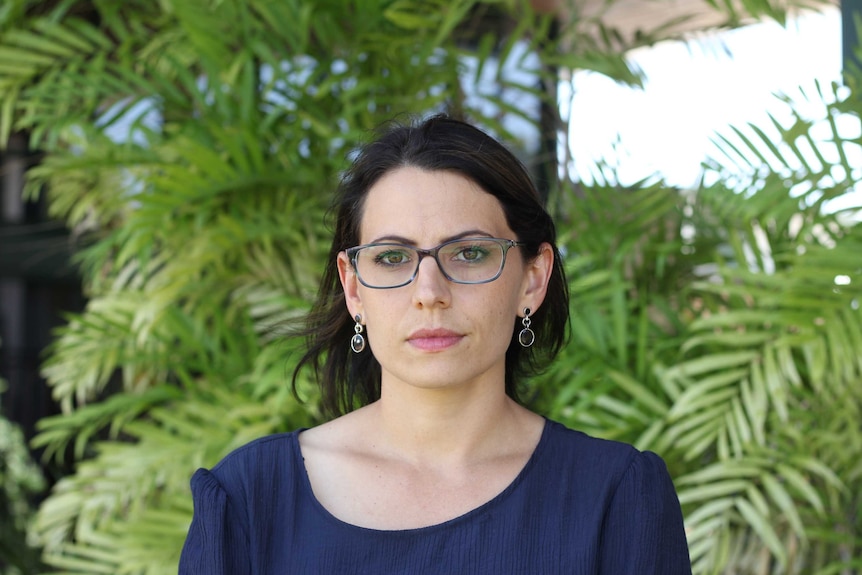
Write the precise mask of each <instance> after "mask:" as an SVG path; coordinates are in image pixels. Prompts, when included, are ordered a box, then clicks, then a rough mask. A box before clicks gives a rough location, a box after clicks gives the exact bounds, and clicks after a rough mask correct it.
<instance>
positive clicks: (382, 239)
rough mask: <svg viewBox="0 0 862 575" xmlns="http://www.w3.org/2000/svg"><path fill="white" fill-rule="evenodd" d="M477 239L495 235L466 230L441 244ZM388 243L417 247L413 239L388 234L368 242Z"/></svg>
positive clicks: (482, 231)
mask: <svg viewBox="0 0 862 575" xmlns="http://www.w3.org/2000/svg"><path fill="white" fill-rule="evenodd" d="M475 237H486V238H493V237H494V235H493V234H489V233H488V232H486V231H484V230H479V229H474V230H465V231H463V232H460V233H457V234H455V235H453V236H449V237H447V238H443V241H441V242H440V243H441V244H445V243H446V242H451V241H453V240H460V239H463V238H475ZM387 242H393V243H398V244H404V245H406V246H416V245H417V244H416V242H415V241H413V240H411V239H409V238H406V237H404V236H399V235H394V234H388V235H385V236H380V237H378V238H375V239H373V240H371V241H370V242H368V243H370V244H379V243H387Z"/></svg>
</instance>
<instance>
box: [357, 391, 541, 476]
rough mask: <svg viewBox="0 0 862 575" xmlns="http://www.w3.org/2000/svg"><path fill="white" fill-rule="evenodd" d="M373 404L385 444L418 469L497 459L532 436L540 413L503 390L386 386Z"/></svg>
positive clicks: (382, 440)
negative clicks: (516, 400) (526, 437)
mask: <svg viewBox="0 0 862 575" xmlns="http://www.w3.org/2000/svg"><path fill="white" fill-rule="evenodd" d="M382 391H383V393H382V395H381V398H380V401H378V402H376V403H375V404H373V405H372V406H370V407H371V408H372V409H374V410H375V411H376V416H377V418H378V421H379V428H378V429H379V431H380V433H381V442H383V443H384V444H385V445H386V446H388V448H389V449H391V450H392V452H393V454H397V455H398V456H400V457H403V458H405V459H408V460H412V461H413V462H414V463H416V464H418V465H423V464H427V465H448V464H457V463H458V462H465V461H475V460H476V459H477V458H479V459H481V458H484V457H495V456H498V455H499V454H500V453H501V452H502V451H505V450H506V449H508V448H510V447H513V446H515V445H518V444H519V443H520V441H519V439H520V440H522V438H523V437H524V436H529V435H530V434H529V432H528V430H529V429H530V427H529V426H530V425H534V426H535V424H536V418H537V417H538V416H536V415H535V414H533V413H531V412H529V411H528V410H526V409H525V408H523V407H521V406H519V405H518V404H516V403H515V402H514V401H512V399H510V398H509V397H508V396H507V395H506V394H505V392H504V391H503V389H502V387H501V386H497V387H495V388H492V389H484V390H483V389H476V388H473V389H470V390H452V389H420V388H412V387H407V386H398V387H397V388H395V389H387V387H386V386H383V390H382Z"/></svg>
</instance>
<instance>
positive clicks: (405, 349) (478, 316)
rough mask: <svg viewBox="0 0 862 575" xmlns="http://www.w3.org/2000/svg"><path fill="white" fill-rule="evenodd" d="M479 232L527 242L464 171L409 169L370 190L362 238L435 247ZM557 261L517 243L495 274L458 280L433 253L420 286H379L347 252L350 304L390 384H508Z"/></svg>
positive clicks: (343, 273)
mask: <svg viewBox="0 0 862 575" xmlns="http://www.w3.org/2000/svg"><path fill="white" fill-rule="evenodd" d="M477 236H478V237H491V238H502V239H511V240H517V238H516V237H515V234H514V232H513V231H512V230H511V229H510V228H509V226H508V224H507V223H506V218H505V215H504V214H503V209H502V207H501V205H500V203H499V201H498V200H497V199H496V198H495V197H494V196H492V195H491V194H489V193H487V192H485V191H483V190H482V189H481V188H480V187H479V186H477V185H476V184H475V183H474V182H473V181H471V180H469V179H468V178H465V177H464V176H462V175H460V174H457V173H454V172H448V171H425V170H421V169H419V168H414V167H404V168H398V169H396V170H393V171H391V172H389V173H388V174H386V175H385V176H384V177H382V178H381V179H380V180H378V182H377V183H376V184H375V185H374V186H373V187H372V188H371V189H370V190H369V192H368V195H367V197H366V199H365V204H364V209H363V214H362V221H361V223H360V238H359V240H360V244H369V243H374V242H380V241H394V242H398V243H402V244H406V245H409V246H412V247H417V248H425V249H428V248H433V247H435V246H438V245H439V244H441V243H443V242H445V241H447V240H450V239H453V238H458V237H477ZM552 265H553V257H552V252H551V248H550V246H549V245H547V244H544V245H543V246H542V248H541V249H540V252H539V256H538V257H537V258H535V259H534V260H532V261H525V259H524V256H523V253H522V251H521V249H520V248H517V247H515V248H511V249H510V250H509V252H508V255H507V258H506V264H505V267H504V268H503V271H502V273H501V275H500V277H499V278H497V279H496V280H495V281H492V282H490V283H485V284H456V283H453V282H451V281H449V280H447V279H446V278H445V277H444V276H443V274H442V273H441V271H440V268H439V267H438V266H437V263H436V262H435V261H434V259H433V258H431V257H425V258H423V259H422V262H421V264H420V266H419V271H418V273H417V275H416V277H415V279H414V280H413V281H412V282H411V283H410V284H408V285H406V286H403V287H399V288H393V289H373V288H368V287H365V286H363V285H361V284H360V283H359V281H358V279H357V277H356V275H355V273H354V270H353V268H352V266H351V264H350V262H349V260H348V258H347V256H346V254H345V253H343V252H342V253H341V254H340V255H339V258H338V269H339V274H340V277H341V282H342V285H343V287H344V292H345V298H346V303H347V308H348V310H349V312H350V314H351V317H353V316H356V315H357V314H358V315H361V316H362V322H363V323H364V324H365V325H366V329H367V331H366V334H365V335H366V336H367V338H368V343H369V345H370V347H371V351H372V352H373V353H374V356H375V357H376V358H377V360H378V361H379V362H380V366H381V368H382V381H381V384H382V385H383V386H384V389H385V388H386V386H389V385H393V384H398V383H403V384H408V385H413V386H419V387H426V388H441V387H449V386H458V385H465V384H470V383H474V382H487V383H489V384H490V385H500V386H503V385H504V378H505V355H506V349H507V348H508V346H509V342H510V338H511V336H512V327H513V323H514V321H515V318H516V316H518V315H523V310H524V308H525V307H529V308H530V309H531V310H536V309H537V308H538V307H539V305H540V304H541V302H542V300H543V299H544V296H545V291H546V288H547V284H548V278H549V276H550V272H551V266H552ZM347 343H348V342H345V345H347ZM365 353H368V352H367V351H366V352H365Z"/></svg>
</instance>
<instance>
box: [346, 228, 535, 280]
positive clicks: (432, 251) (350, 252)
mask: <svg viewBox="0 0 862 575" xmlns="http://www.w3.org/2000/svg"><path fill="white" fill-rule="evenodd" d="M469 241H483V242H494V243H496V244H497V245H499V246H500V248H502V250H503V260H502V261H501V262H500V269H499V270H497V273H496V274H494V277H492V278H489V279H486V280H481V281H460V280H456V279H454V278H453V277H452V276H450V275H449V274H447V273H446V270H444V269H443V266H442V265H440V258H438V257H437V256H438V254H439V253H440V250H441V249H443V248H445V247H446V246H448V245H451V244H455V243H459V242H469ZM526 245H527V244H526V243H525V242H518V241H515V240H507V239H504V238H486V237H472V238H457V239H454V240H449V241H446V242H443V243H442V244H440V245H439V246H437V247H433V248H429V249H427V250H426V249H422V248H417V247H415V246H408V245H406V244H399V243H398V242H375V243H371V244H362V245H361V246H354V247H352V248H348V249H346V250H345V253H346V254H347V258H348V259H349V260H350V264H351V265H352V266H353V271H354V272H355V273H356V277H357V279H359V283H361V284H362V285H364V286H365V287H367V288H371V289H395V288H400V287H404V286H406V285H409V284H411V283H413V280H415V279H416V276H417V275H418V274H419V266H420V265H421V264H422V259H423V258H425V257H426V256H429V257H432V258H434V261H435V262H437V269H439V270H440V273H441V274H443V277H444V278H446V279H447V280H449V281H450V282H452V283H456V284H462V285H479V284H487V283H491V282H492V281H494V280H496V279H498V278H499V277H500V276H501V275H502V274H503V268H505V267H506V255H507V254H508V253H509V250H510V249H512V248H514V247H523V246H526ZM377 246H396V247H400V248H407V249H410V250H413V251H415V252H416V253H417V254H419V257H418V258H417V259H416V267H415V268H414V270H413V273H412V274H411V275H410V279H408V280H407V281H405V282H402V283H400V284H397V285H394V286H383V287H381V286H374V285H371V284H368V283H366V282H365V280H364V279H362V274H360V273H359V267H358V266H357V265H356V257H357V254H359V251H360V250H362V249H363V248H372V247H377Z"/></svg>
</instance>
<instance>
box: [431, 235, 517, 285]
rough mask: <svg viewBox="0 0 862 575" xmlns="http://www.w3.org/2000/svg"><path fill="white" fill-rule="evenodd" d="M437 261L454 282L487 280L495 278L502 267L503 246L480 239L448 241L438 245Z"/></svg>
mask: <svg viewBox="0 0 862 575" xmlns="http://www.w3.org/2000/svg"><path fill="white" fill-rule="evenodd" d="M437 261H439V262H440V267H442V268H443V271H444V272H445V273H446V275H448V276H449V277H450V278H452V279H453V280H454V281H456V282H462V283H482V282H487V281H491V280H492V279H495V278H496V277H497V275H498V274H499V273H500V270H501V269H502V267H503V246H502V245H500V243H499V242H496V241H493V240H482V239H469V240H458V241H454V242H449V243H448V244H444V245H443V246H441V247H440V252H439V253H438V254H437Z"/></svg>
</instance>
